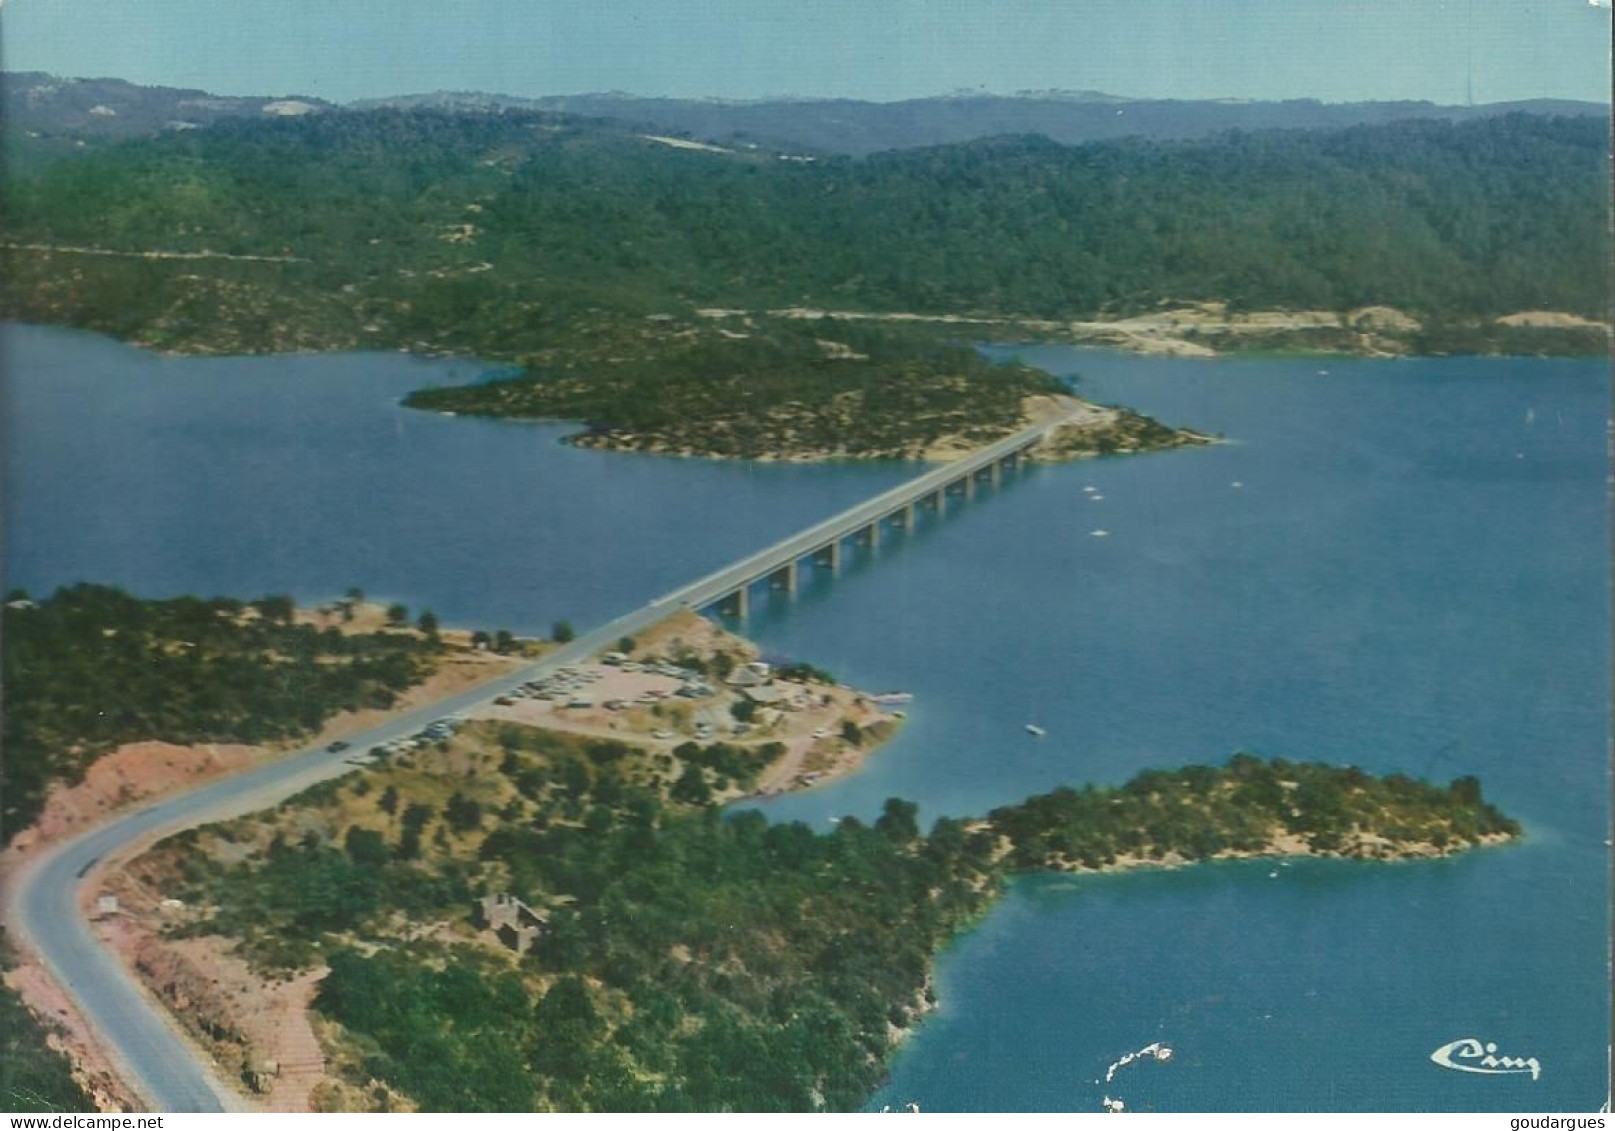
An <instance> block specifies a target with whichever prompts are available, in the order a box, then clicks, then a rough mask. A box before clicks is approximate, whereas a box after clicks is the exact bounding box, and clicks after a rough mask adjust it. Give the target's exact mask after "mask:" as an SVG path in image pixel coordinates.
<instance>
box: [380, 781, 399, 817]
mask: <svg viewBox="0 0 1615 1131" xmlns="http://www.w3.org/2000/svg"><path fill="white" fill-rule="evenodd" d="M376 807H377V808H378V809H380V810H381V811H382V812H383V813H385V814H387V816H389V817H391V816H394V815H395V814H397V812H398V787H397V786H395V785H389V786H388V787H387V788H386V789H384V790H382V791H381V800H379V801H377V802H376Z"/></svg>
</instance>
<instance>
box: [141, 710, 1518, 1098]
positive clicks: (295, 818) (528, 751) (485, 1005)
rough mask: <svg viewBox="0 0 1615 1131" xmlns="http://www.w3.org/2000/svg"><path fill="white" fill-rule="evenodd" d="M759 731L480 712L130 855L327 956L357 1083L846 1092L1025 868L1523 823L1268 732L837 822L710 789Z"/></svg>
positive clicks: (1444, 847)
mask: <svg viewBox="0 0 1615 1131" xmlns="http://www.w3.org/2000/svg"><path fill="white" fill-rule="evenodd" d="M776 753H777V752H776ZM755 759H756V756H755V755H751V754H748V753H747V752H745V751H740V750H737V749H734V748H728V747H724V746H722V745H721V744H720V745H716V746H706V747H703V746H700V745H698V744H695V743H687V744H685V745H683V746H680V747H678V748H677V749H675V750H674V751H672V752H671V753H670V754H669V753H659V752H655V751H651V750H647V749H641V748H639V747H635V746H630V745H627V744H624V743H619V742H591V741H587V740H583V739H578V738H572V737H568V736H564V735H560V734H557V733H553V732H543V731H537V730H532V729H529V728H526V727H521V726H516V725H513V724H476V725H473V726H471V727H468V728H466V730H464V731H462V732H461V734H460V735H458V736H457V737H456V738H455V739H454V740H453V741H452V742H451V743H449V744H448V745H447V746H446V747H445V748H444V749H443V750H441V751H438V752H434V753H433V754H431V755H430V756H429V757H428V756H424V755H417V756H415V758H414V759H413V760H411V759H398V760H395V761H394V762H393V763H392V764H390V765H388V766H384V767H379V768H377V769H375V770H368V771H364V772H363V773H361V774H359V775H356V776H354V777H351V778H349V779H346V780H345V781H343V782H334V783H327V784H326V785H324V786H320V787H318V788H317V789H316V790H313V791H310V793H308V794H305V795H304V796H303V797H302V798H299V799H296V800H294V801H292V802H288V803H287V804H286V805H285V806H283V807H282V809H281V810H280V811H279V812H277V813H275V814H270V815H266V816H259V817H253V818H247V819H243V820H239V821H234V822H230V823H228V824H225V825H221V826H214V827H211V828H207V829H202V830H197V831H194V832H190V833H186V834H183V835H182V836H180V837H177V838H173V839H171V840H169V841H167V842H165V843H164V844H162V845H160V846H159V847H158V848H157V849H156V850H155V851H154V852H153V853H152V854H150V855H148V856H147V857H145V858H143V859H142V860H141V861H140V862H138V864H137V867H138V868H139V869H140V871H141V875H142V878H143V879H144V880H145V881H146V882H148V883H150V884H152V885H153V886H154V887H160V888H161V889H162V890H165V891H177V892H178V893H179V894H180V895H181V896H182V897H183V898H184V899H185V900H186V902H187V904H188V905H189V906H192V907H198V908H212V909H213V910H212V911H211V912H206V913H197V917H196V918H195V919H194V920H193V921H191V922H190V923H188V924H185V925H183V926H180V927H179V928H177V929H178V930H179V931H181V932H182V933H185V934H192V935H201V934H215V933H218V934H223V935H226V936H228V937H231V938H235V939H238V940H240V945H241V948H242V950H243V953H245V954H247V955H248V956H249V957H250V958H251V959H252V960H253V961H254V962H256V963H257V964H258V965H259V966H260V967H262V968H264V969H266V970H273V971H285V970H287V969H290V968H295V967H300V966H306V965H311V964H317V963H320V962H323V963H325V964H326V965H327V966H328V967H329V973H328V974H327V975H326V977H325V979H324V980H323V981H322V982H321V985H320V990H319V995H318V998H317V1000H316V1003H315V1004H316V1008H317V1009H318V1010H319V1011H320V1012H322V1013H323V1014H325V1015H326V1016H327V1017H329V1018H331V1019H332V1020H334V1021H337V1022H339V1023H340V1025H341V1027H342V1030H341V1031H342V1033H343V1034H344V1036H343V1037H342V1042H341V1044H342V1049H341V1050H339V1053H338V1055H337V1057H336V1060H337V1062H338V1063H340V1064H342V1065H344V1066H345V1067H344V1068H343V1069H342V1071H343V1073H344V1079H345V1082H346V1083H347V1084H348V1085H349V1086H350V1087H351V1088H352V1089H353V1091H352V1092H351V1094H352V1095H355V1096H357V1095H367V1096H376V1095H378V1094H390V1095H400V1094H401V1095H402V1096H403V1097H406V1098H408V1099H409V1100H412V1101H414V1102H415V1103H417V1104H418V1105H420V1106H421V1107H422V1108H424V1109H429V1110H465V1111H472V1110H527V1109H530V1108H534V1107H537V1108H539V1109H550V1110H611V1111H680V1110H701V1111H721V1110H745V1111H806V1110H820V1109H830V1110H850V1109H856V1108H857V1107H858V1106H860V1105H861V1104H862V1103H863V1102H864V1100H865V1099H866V1097H867V1096H868V1094H869V1092H870V1090H871V1089H872V1088H873V1087H875V1086H876V1085H877V1083H878V1082H879V1080H880V1078H881V1076H882V1075H883V1072H884V1065H885V1062H886V1059H887V1057H888V1056H889V1054H890V1052H891V1049H892V1048H893V1046H894V1044H895V1042H896V1041H897V1040H899V1039H900V1037H901V1035H902V1033H903V1031H904V1030H906V1029H907V1028H909V1027H911V1026H912V1025H913V1024H914V1023H915V1021H916V1020H917V1019H918V1017H919V1016H920V1015H921V1014H922V1013H923V1012H924V1011H925V1010H926V1009H927V1008H929V1006H930V1005H931V1003H932V1001H933V997H932V994H931V990H930V988H929V971H930V966H931V962H932V959H933V956H934V954H935V953H936V951H937V950H938V948H940V947H941V946H942V945H944V944H945V943H946V942H947V940H948V939H950V938H951V937H953V935H954V934H955V933H957V932H958V931H959V930H960V929H962V928H963V927H965V926H966V925H968V924H969V923H970V922H971V921H972V920H973V919H975V918H976V917H978V916H980V915H981V914H983V913H984V912H985V911H986V910H987V909H988V908H989V907H990V906H991V904H992V903H993V901H994V899H995V898H996V896H997V895H998V893H999V892H1000V891H1001V890H1002V888H1003V885H1004V883H1005V881H1006V879H1007V878H1008V876H1009V875H1010V874H1011V873H1013V872H1015V871H1025V870H1034V869H1042V868H1046V867H1051V866H1053V867H1080V866H1094V867H1099V866H1103V865H1105V864H1106V863H1110V862H1114V861H1115V860H1116V858H1117V857H1118V856H1119V855H1120V854H1123V853H1132V854H1134V855H1136V856H1137V857H1139V858H1140V859H1142V860H1145V861H1148V860H1157V861H1160V860H1167V861H1170V860H1173V859H1176V858H1178V857H1183V858H1189V859H1198V858H1205V857H1211V856H1217V855H1227V854H1232V853H1235V852H1252V853H1260V852H1274V851H1281V852H1318V853H1339V854H1347V855H1351V854H1363V855H1373V854H1379V853H1381V852H1383V853H1384V854H1386V855H1397V854H1401V853H1409V854H1419V853H1426V852H1428V853H1435V852H1445V851H1456V850H1457V849H1458V848H1460V847H1462V846H1464V845H1467V844H1471V843H1475V842H1477V841H1479V840H1480V839H1482V838H1485V837H1493V836H1495V837H1499V838H1502V837H1507V836H1512V835H1516V834H1517V833H1518V827H1517V826H1516V825H1514V824H1513V822H1511V821H1509V820H1507V819H1506V818H1504V817H1502V816H1501V815H1499V814H1498V813H1497V812H1496V810H1495V809H1493V808H1492V807H1491V806H1489V805H1487V804H1486V803H1485V802H1484V801H1483V800H1482V798H1481V795H1480V791H1479V788H1478V786H1477V785H1476V784H1475V782H1474V780H1473V779H1459V780H1458V781H1456V782H1454V783H1453V784H1452V785H1451V786H1449V787H1446V788H1438V787H1435V786H1430V785H1426V784H1423V783H1419V782H1413V781H1411V780H1409V779H1406V778H1403V777H1400V776H1396V775H1393V776H1391V777H1388V778H1376V777H1372V776H1370V775H1367V774H1364V773H1362V772H1360V771H1358V770H1355V769H1350V768H1347V769H1335V768H1330V767H1325V766H1318V765H1307V764H1295V763H1289V762H1285V761H1282V760H1280V761H1273V762H1264V761H1261V760H1258V759H1256V758H1254V757H1251V756H1249V755H1238V756H1236V757H1235V758H1234V759H1233V760H1232V761H1231V762H1230V763H1229V765H1228V766H1227V767H1226V768H1220V769H1219V768H1208V767H1189V768H1187V769H1184V770H1180V771H1175V772H1170V773H1160V772H1151V773H1146V774H1141V775H1139V776H1138V777H1137V778H1135V779H1134V780H1133V781H1131V782H1129V783H1128V784H1126V785H1124V786H1121V787H1119V788H1095V787H1087V788H1084V789H1083V790H1081V791H1075V790H1058V791H1056V792H1054V793H1052V794H1049V795H1047V796H1045V797H1039V798H1034V799H1032V800H1030V801H1028V802H1026V803H1024V804H1022V805H1019V806H1012V807H1006V808H1003V809H999V810H996V811H995V812H994V813H993V814H992V815H991V816H990V818H989V819H987V820H985V821H968V822H967V821H961V820H957V819H953V818H941V819H938V820H937V821H935V822H934V823H933V824H932V826H931V828H930V830H929V831H928V832H924V831H922V829H921V827H920V824H919V821H918V811H917V807H916V806H915V805H913V804H912V803H910V802H906V801H901V800H898V799H892V800H890V801H888V802H887V803H886V805H885V808H884V810H883V812H882V814H881V815H880V817H879V818H878V819H877V820H876V821H875V822H874V823H873V824H872V825H871V824H865V823H864V822H861V821H858V820H855V819H851V818H848V819H845V820H843V821H841V822H840V823H839V824H838V825H837V826H836V828H835V829H834V831H831V832H817V831H815V830H812V829H810V828H808V827H807V826H805V825H802V824H800V823H790V824H777V825H770V824H769V823H768V822H767V821H766V820H765V818H763V816H762V815H761V814H758V813H756V812H747V813H741V814H737V815H734V816H732V817H729V818H727V819H725V818H724V817H722V816H721V815H720V813H719V810H718V808H717V806H716V805H715V803H714V802H713V801H712V800H711V799H712V796H713V794H714V793H715V791H717V790H718V789H720V788H721V782H722V781H723V780H724V779H725V778H726V777H738V776H743V775H744V774H746V773H747V772H748V771H749V770H750V769H751V768H753V767H754V766H755V765H757V761H756V760H755ZM401 808H402V809H403V814H404V815H403V817H402V818H400V817H399V816H398V814H399V812H400V809H401ZM294 830H296V833H295V836H294V835H293V831H294ZM1288 834H1294V835H1295V836H1297V837H1299V838H1302V839H1301V840H1299V841H1290V840H1286V839H1285V838H1286V836H1287V835H1288ZM1380 838H1383V841H1382V840H1381V839H1380ZM294 840H295V847H294V846H293V841H294ZM1382 843H1383V844H1384V845H1385V846H1386V847H1384V848H1383V849H1382V848H1380V847H1377V846H1379V845H1381V844H1382ZM1362 845H1371V846H1376V847H1373V848H1372V850H1371V851H1370V850H1368V849H1364V850H1363V851H1362V852H1361V853H1359V852H1358V850H1357V848H1358V846H1362ZM1173 853H1175V854H1177V855H1176V856H1173V855H1172V854H1173ZM496 892H509V893H511V894H513V895H515V896H516V897H517V898H519V899H521V900H523V901H524V902H526V903H527V904H528V905H530V906H532V907H534V908H539V909H541V910H542V914H543V915H544V916H545V918H546V920H547V921H546V924H545V926H544V928H543V930H542V931H541V933H540V934H539V936H538V938H537V940H536V943H535V945H534V946H533V948H532V949H531V950H530V951H529V952H527V953H526V954H525V955H524V956H522V957H520V958H518V957H517V956H516V955H515V954H513V953H512V952H510V951H507V950H505V949H504V948H503V947H501V946H500V945H499V943H498V942H497V941H496V940H495V938H494V936H493V935H492V934H491V933H488V932H478V931H476V930H475V928H474V927H473V926H472V925H471V923H470V921H469V918H470V909H471V902H472V900H473V898H474V897H477V896H480V895H483V894H492V893H496ZM426 926H431V927H432V928H433V929H432V930H429V931H422V930H421V929H420V928H422V927H426Z"/></svg>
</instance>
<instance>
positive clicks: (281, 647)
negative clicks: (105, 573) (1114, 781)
mask: <svg viewBox="0 0 1615 1131" xmlns="http://www.w3.org/2000/svg"><path fill="white" fill-rule="evenodd" d="M3 615H4V623H3V629H4V631H3V633H0V684H3V687H4V691H5V701H6V710H5V713H4V719H3V722H0V725H3V731H0V734H3V740H4V745H5V754H6V756H5V765H4V774H3V782H0V785H3V792H4V795H5V808H4V810H3V813H0V843H5V842H8V841H9V840H10V839H11V837H12V836H14V835H16V833H17V832H18V831H19V830H21V829H23V828H25V827H26V826H27V825H28V824H29V823H30V822H32V821H33V819H34V817H35V816H36V815H37V814H38V812H39V809H40V806H41V804H42V803H43V800H44V796H45V790H46V787H47V786H48V785H49V784H50V782H51V781H53V780H56V779H62V780H65V781H69V782H72V781H77V780H78V779H79V778H80V777H81V776H82V774H83V772H84V770H85V768H86V767H87V766H88V765H89V764H90V763H91V762H92V761H94V760H95V758H97V757H98V756H100V755H101V754H104V753H106V752H107V751H109V750H111V749H113V748H114V747H116V746H118V745H120V744H122V743H125V742H136V741H142V740H161V741H165V742H175V743H190V742H245V743H261V742H273V741H278V740H283V739H293V738H298V737H301V736H303V735H306V734H309V733H310V732H311V731H314V730H316V729H318V727H319V726H320V724H321V723H323V722H324V721H325V720H326V719H328V718H330V717H331V716H332V715H334V714H336V713H337V712H339V711H351V710H358V709H360V708H365V707H387V706H390V705H391V704H392V703H393V701H394V700H395V698H396V697H397V695H398V693H399V692H401V691H403V690H404V689H405V688H408V687H410V686H411V685H413V684H415V683H417V682H419V681H420V680H421V679H423V678H424V677H425V675H426V674H427V671H428V669H429V664H430V657H431V656H432V655H433V654H434V653H435V652H436V650H437V649H436V645H435V644H434V643H432V642H431V641H426V640H421V639H419V638H418V637H416V636H415V635H414V634H393V633H372V634H344V633H342V632H339V631H337V630H336V629H335V628H327V629H325V630H323V631H322V630H320V629H318V628H315V627H313V626H312V625H307V624H297V623H294V620H293V606H292V601H291V598H289V597H284V596H273V597H265V598H263V599H261V600H259V601H255V602H252V603H251V604H248V603H245V602H242V601H237V600H231V599H227V598H213V599H211V600H203V599H201V598H197V597H177V598H174V599H172V600H164V601H149V600H141V599H139V598H136V597H132V596H130V595H128V594H127V593H123V592H121V591H119V590H117V589H111V588H107V587H105V586H98V585H78V586H74V587H72V588H68V589H60V590H57V592H56V593H55V594H54V595H53V596H52V597H50V598H49V599H47V600H43V601H40V602H38V603H37V604H35V603H31V602H24V603H22V605H21V607H13V606H11V605H8V606H7V607H6V608H5V609H4V612H3Z"/></svg>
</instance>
